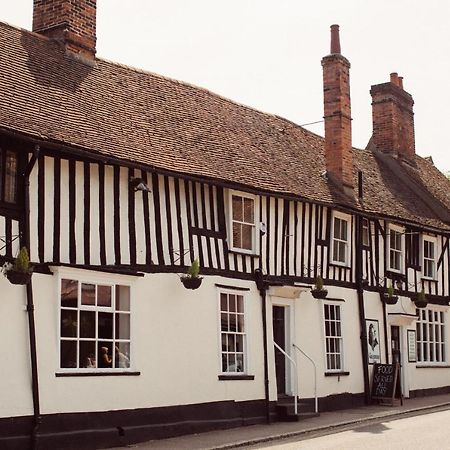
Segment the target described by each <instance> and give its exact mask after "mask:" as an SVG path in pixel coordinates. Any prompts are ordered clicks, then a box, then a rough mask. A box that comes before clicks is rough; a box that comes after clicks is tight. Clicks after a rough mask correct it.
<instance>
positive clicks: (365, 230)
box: [362, 219, 370, 247]
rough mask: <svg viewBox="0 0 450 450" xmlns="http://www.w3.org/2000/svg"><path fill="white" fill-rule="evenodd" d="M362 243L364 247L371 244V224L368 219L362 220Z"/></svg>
mask: <svg viewBox="0 0 450 450" xmlns="http://www.w3.org/2000/svg"><path fill="white" fill-rule="evenodd" d="M362 244H363V246H364V247H369V245H370V224H369V221H368V220H367V219H363V221H362Z"/></svg>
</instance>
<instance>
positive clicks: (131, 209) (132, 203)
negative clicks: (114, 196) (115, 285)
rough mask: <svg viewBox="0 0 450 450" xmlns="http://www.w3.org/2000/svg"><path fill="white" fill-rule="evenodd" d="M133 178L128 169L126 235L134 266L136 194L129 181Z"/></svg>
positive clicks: (131, 170) (131, 262) (131, 172)
mask: <svg viewBox="0 0 450 450" xmlns="http://www.w3.org/2000/svg"><path fill="white" fill-rule="evenodd" d="M134 177H135V174H134V169H128V183H127V189H128V235H129V238H130V264H131V265H132V266H133V265H135V264H136V223H135V215H136V195H137V192H135V191H134V189H133V188H132V187H131V186H130V181H131V179H133V178H134Z"/></svg>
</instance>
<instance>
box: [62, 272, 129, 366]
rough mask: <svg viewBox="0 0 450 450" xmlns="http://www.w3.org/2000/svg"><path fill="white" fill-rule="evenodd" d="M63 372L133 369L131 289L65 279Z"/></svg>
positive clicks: (63, 281)
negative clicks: (69, 370) (131, 363)
mask: <svg viewBox="0 0 450 450" xmlns="http://www.w3.org/2000/svg"><path fill="white" fill-rule="evenodd" d="M60 307H61V314H60V368H61V369H90V370H97V369H103V370H107V369H127V368H129V367H130V342H131V341H130V287H129V286H124V285H119V284H109V283H93V282H90V281H89V282H88V281H82V280H77V279H68V278H66V279H62V280H61V291H60Z"/></svg>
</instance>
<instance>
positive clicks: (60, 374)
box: [55, 371, 141, 378]
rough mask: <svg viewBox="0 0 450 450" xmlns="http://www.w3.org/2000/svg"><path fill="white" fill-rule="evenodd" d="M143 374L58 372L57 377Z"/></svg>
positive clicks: (134, 374)
mask: <svg viewBox="0 0 450 450" xmlns="http://www.w3.org/2000/svg"><path fill="white" fill-rule="evenodd" d="M140 374H141V372H125V371H121V372H119V371H118V372H73V373H69V372H56V373H55V377H57V378H59V377H111V376H113V377H123V376H127V377H134V376H139V375H140Z"/></svg>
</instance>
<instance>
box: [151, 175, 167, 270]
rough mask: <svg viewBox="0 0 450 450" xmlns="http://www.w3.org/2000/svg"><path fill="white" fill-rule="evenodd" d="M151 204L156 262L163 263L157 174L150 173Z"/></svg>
mask: <svg viewBox="0 0 450 450" xmlns="http://www.w3.org/2000/svg"><path fill="white" fill-rule="evenodd" d="M152 188H153V206H154V209H155V232H156V252H157V254H158V264H161V265H163V264H164V252H163V244H162V232H161V205H160V201H159V178H158V174H156V173H152Z"/></svg>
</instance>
